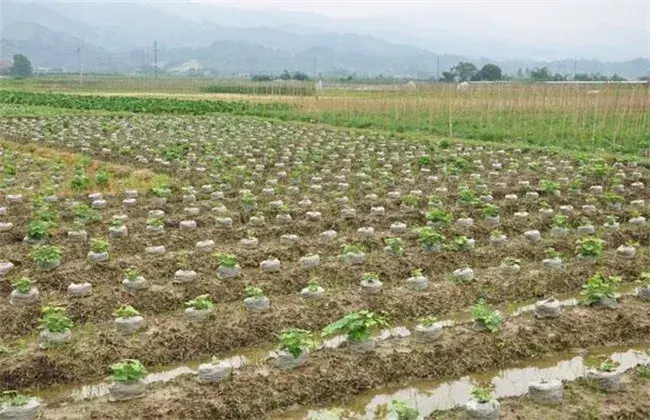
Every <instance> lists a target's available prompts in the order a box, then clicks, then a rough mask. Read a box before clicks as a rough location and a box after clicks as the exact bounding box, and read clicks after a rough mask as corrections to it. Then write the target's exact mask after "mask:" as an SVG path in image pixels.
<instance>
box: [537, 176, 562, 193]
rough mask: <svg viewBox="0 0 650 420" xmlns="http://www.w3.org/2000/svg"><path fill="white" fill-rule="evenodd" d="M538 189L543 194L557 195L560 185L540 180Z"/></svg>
mask: <svg viewBox="0 0 650 420" xmlns="http://www.w3.org/2000/svg"><path fill="white" fill-rule="evenodd" d="M539 189H540V190H542V192H543V193H544V194H548V195H559V194H560V184H558V183H557V182H555V181H549V180H546V179H542V180H541V181H540V182H539Z"/></svg>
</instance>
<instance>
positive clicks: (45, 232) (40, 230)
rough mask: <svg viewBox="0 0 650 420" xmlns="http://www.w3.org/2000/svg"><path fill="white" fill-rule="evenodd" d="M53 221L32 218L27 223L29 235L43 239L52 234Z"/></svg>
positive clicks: (31, 237)
mask: <svg viewBox="0 0 650 420" xmlns="http://www.w3.org/2000/svg"><path fill="white" fill-rule="evenodd" d="M51 227H52V224H51V222H46V221H44V220H32V221H31V222H29V224H28V225H27V237H29V238H30V239H35V240H41V239H45V238H47V237H48V236H50V228H51Z"/></svg>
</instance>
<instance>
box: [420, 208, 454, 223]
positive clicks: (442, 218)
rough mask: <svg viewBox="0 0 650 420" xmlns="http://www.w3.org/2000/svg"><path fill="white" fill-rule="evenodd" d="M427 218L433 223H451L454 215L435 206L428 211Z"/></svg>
mask: <svg viewBox="0 0 650 420" xmlns="http://www.w3.org/2000/svg"><path fill="white" fill-rule="evenodd" d="M426 218H427V220H428V221H429V222H431V223H434V224H445V225H446V224H449V223H451V221H452V218H453V215H452V214H451V213H448V212H446V211H444V210H442V209H439V208H435V207H434V208H432V209H431V210H429V211H428V212H427V215H426Z"/></svg>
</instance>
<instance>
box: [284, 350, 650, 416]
mask: <svg viewBox="0 0 650 420" xmlns="http://www.w3.org/2000/svg"><path fill="white" fill-rule="evenodd" d="M649 352H650V343H646V344H643V345H641V346H638V347H636V348H634V349H629V348H620V347H604V348H593V349H591V350H590V351H589V353H588V354H587V355H585V356H578V355H570V354H569V355H563V356H556V357H552V358H545V359H542V360H539V361H537V362H535V363H532V364H528V365H524V366H518V367H513V368H511V369H506V370H501V371H494V372H487V373H483V374H480V375H470V376H465V377H462V378H460V379H458V380H454V381H446V382H441V381H416V382H412V383H411V384H410V385H409V386H408V387H403V388H395V387H387V388H380V389H376V390H373V392H371V393H367V394H363V395H360V396H358V397H355V398H354V399H352V401H351V402H350V403H349V404H348V405H346V406H331V407H327V408H322V409H302V410H299V411H293V412H289V413H284V414H282V415H278V416H276V417H275V419H276V420H303V419H325V418H338V417H328V415H331V414H334V413H337V414H339V415H341V414H342V415H344V417H342V418H354V419H375V418H384V417H381V416H378V415H376V413H386V412H387V407H389V406H390V403H391V401H392V400H402V401H404V402H406V403H407V404H408V405H409V406H410V407H416V408H417V409H418V410H419V411H420V414H422V415H428V414H430V413H432V412H434V411H441V410H450V409H452V408H455V407H459V406H462V405H464V404H465V403H466V402H467V400H468V399H469V397H470V392H471V391H472V389H473V387H474V386H475V385H477V384H482V385H485V384H491V386H492V387H493V389H494V394H495V396H496V397H497V398H505V397H515V396H521V395H524V394H526V393H527V392H528V384H529V383H530V382H533V381H539V380H541V379H547V380H550V379H560V380H564V381H573V380H576V379H578V378H581V377H582V376H583V375H584V374H585V372H586V370H587V369H588V368H590V367H593V366H597V364H598V363H597V360H601V357H603V356H609V357H611V358H612V359H613V360H615V361H617V362H619V363H620V364H621V365H620V369H623V370H627V369H631V368H633V367H635V366H637V365H639V364H648V363H650V356H649V355H648V353H649Z"/></svg>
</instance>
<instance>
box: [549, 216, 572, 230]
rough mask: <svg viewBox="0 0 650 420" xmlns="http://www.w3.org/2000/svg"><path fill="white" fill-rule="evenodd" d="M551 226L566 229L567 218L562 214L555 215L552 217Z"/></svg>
mask: <svg viewBox="0 0 650 420" xmlns="http://www.w3.org/2000/svg"><path fill="white" fill-rule="evenodd" d="M553 225H554V226H557V227H561V228H566V227H568V226H569V218H568V217H566V216H565V215H563V214H556V215H555V217H553Z"/></svg>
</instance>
